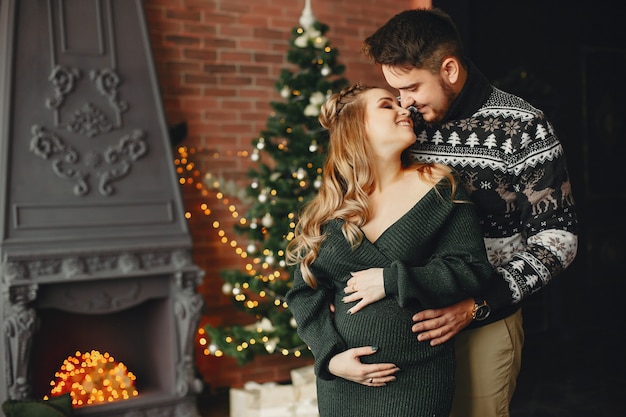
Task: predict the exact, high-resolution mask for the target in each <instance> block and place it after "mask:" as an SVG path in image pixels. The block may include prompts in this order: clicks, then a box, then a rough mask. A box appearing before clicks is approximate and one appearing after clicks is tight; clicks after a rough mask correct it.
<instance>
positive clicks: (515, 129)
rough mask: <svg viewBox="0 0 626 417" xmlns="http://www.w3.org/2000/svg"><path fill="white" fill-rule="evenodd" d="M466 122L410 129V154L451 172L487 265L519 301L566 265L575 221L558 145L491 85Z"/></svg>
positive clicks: (504, 298) (500, 301)
mask: <svg viewBox="0 0 626 417" xmlns="http://www.w3.org/2000/svg"><path fill="white" fill-rule="evenodd" d="M489 88H490V89H491V93H490V94H489V96H488V99H487V100H486V101H485V102H484V103H483V104H482V106H480V108H479V109H478V110H477V111H475V112H474V113H473V114H472V115H471V116H470V117H465V118H461V119H457V120H452V121H449V122H444V123H443V124H432V125H431V124H422V125H420V126H418V127H416V135H417V140H416V143H415V145H414V146H413V147H412V148H411V154H412V156H413V157H414V158H415V159H417V160H419V161H422V162H437V163H442V164H446V165H448V166H450V167H452V168H454V169H455V170H456V171H457V172H458V173H459V175H460V176H461V178H462V180H463V182H464V185H465V188H466V189H467V191H468V192H469V193H470V196H471V199H472V201H473V202H474V203H475V204H476V206H477V209H478V213H479V216H480V221H481V226H482V228H483V232H484V237H485V244H486V247H487V252H488V256H489V260H490V262H491V263H492V265H494V266H495V267H496V269H497V271H498V272H499V273H500V275H501V276H502V277H503V279H504V281H505V282H506V284H507V285H506V286H504V285H500V286H499V287H498V286H496V288H495V289H494V291H492V293H491V294H488V295H487V299H488V300H489V301H490V303H493V304H497V305H501V306H504V305H511V304H517V303H519V302H520V301H521V300H523V299H524V298H525V297H527V296H528V295H530V294H533V293H534V292H536V291H538V290H539V289H540V288H542V287H543V286H544V285H546V284H547V283H548V282H549V281H550V280H551V279H552V277H554V276H555V275H557V274H558V273H560V272H561V271H562V270H563V269H564V268H566V267H567V266H568V265H570V264H571V263H572V261H573V260H574V257H575V256H576V250H577V245H578V239H577V236H576V233H577V232H576V230H577V219H576V212H575V206H574V199H573V197H572V190H571V184H570V181H569V176H568V174H567V167H566V162H565V156H564V152H563V147H562V145H561V143H560V142H559V140H558V139H557V137H556V135H555V133H554V130H553V127H552V125H551V124H550V122H549V121H548V120H547V119H546V118H545V116H544V114H543V112H541V111H540V110H538V109H536V108H534V107H533V106H531V105H530V104H529V103H528V102H526V101H524V100H522V99H521V98H519V97H517V96H515V95H512V94H509V93H506V92H503V91H501V90H499V89H497V88H494V87H491V86H489Z"/></svg>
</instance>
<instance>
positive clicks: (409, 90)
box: [382, 65, 456, 123]
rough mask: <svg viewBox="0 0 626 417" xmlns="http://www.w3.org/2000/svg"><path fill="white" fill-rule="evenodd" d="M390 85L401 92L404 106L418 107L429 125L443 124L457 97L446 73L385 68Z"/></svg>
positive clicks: (417, 69)
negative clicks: (442, 121)
mask: <svg viewBox="0 0 626 417" xmlns="http://www.w3.org/2000/svg"><path fill="white" fill-rule="evenodd" d="M382 71H383V75H384V77H385V80H387V83H388V84H389V85H390V86H391V87H393V88H395V89H396V90H398V92H399V93H400V101H401V105H402V107H405V108H406V107H410V106H414V107H415V108H416V109H417V111H418V112H419V113H421V115H422V117H423V119H424V121H425V122H427V123H437V122H440V121H441V120H442V119H443V117H444V116H445V114H446V113H447V112H448V109H449V108H450V105H451V104H452V102H453V101H454V99H455V98H456V94H455V93H454V91H453V89H452V86H451V85H450V83H449V82H448V80H447V79H446V77H445V72H443V71H440V72H439V73H437V74H433V73H431V72H430V71H428V70H425V69H419V68H411V69H404V68H400V67H392V66H388V65H383V66H382Z"/></svg>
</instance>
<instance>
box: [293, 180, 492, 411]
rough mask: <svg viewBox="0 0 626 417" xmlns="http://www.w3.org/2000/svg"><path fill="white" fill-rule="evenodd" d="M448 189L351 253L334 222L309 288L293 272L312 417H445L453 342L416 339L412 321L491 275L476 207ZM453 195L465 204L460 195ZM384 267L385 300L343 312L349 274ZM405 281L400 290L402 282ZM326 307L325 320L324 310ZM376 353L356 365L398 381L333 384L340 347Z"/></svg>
mask: <svg viewBox="0 0 626 417" xmlns="http://www.w3.org/2000/svg"><path fill="white" fill-rule="evenodd" d="M447 196H449V188H448V189H444V190H441V196H440V195H439V194H437V192H436V191H434V189H433V190H431V191H430V192H429V193H427V194H426V195H425V196H424V197H423V198H422V199H421V200H420V201H419V202H418V203H417V204H416V205H415V206H414V207H413V208H412V209H410V210H409V211H408V212H407V213H406V214H404V216H402V217H401V218H400V219H398V220H397V221H396V222H395V223H394V224H392V225H391V226H390V227H389V228H388V229H386V230H385V231H384V233H383V234H382V235H381V236H380V237H379V238H378V239H377V240H376V241H375V242H370V241H369V240H368V239H367V238H364V240H363V242H362V243H361V244H360V245H359V246H358V247H357V248H355V249H354V250H352V249H351V247H350V244H349V243H348V242H347V241H346V239H345V238H344V236H343V234H342V231H341V226H342V224H343V222H342V221H341V220H331V221H330V222H328V223H327V224H326V225H325V226H324V228H323V231H324V232H325V233H326V238H325V240H324V241H323V243H322V245H321V247H320V252H319V256H318V258H317V259H316V261H315V262H314V263H313V265H311V270H312V272H313V274H314V275H315V277H316V279H317V281H318V287H317V289H313V288H311V287H309V286H308V285H307V284H306V283H305V282H304V280H303V279H302V274H301V273H300V269H299V268H296V271H295V273H294V282H293V287H292V289H291V290H290V291H289V292H288V293H287V303H288V304H289V309H290V310H291V312H292V313H293V315H294V317H295V319H296V322H297V323H298V334H299V335H300V337H301V338H302V340H304V341H305V342H306V343H307V344H308V345H309V347H310V348H311V350H312V352H313V355H314V357H315V372H316V374H317V376H318V378H317V390H318V407H319V411H320V416H321V417H346V416H367V417H389V416H393V417H421V416H423V417H433V416H439V417H447V416H448V414H449V409H450V403H451V399H452V393H453V389H454V352H453V344H452V343H447V344H444V345H440V346H436V347H431V346H430V345H429V344H428V343H427V342H418V341H417V338H416V335H415V334H414V333H413V332H412V331H411V326H412V324H413V321H412V319H411V317H412V316H413V314H415V312H416V311H419V310H422V309H424V308H434V307H440V306H445V305H448V304H451V303H454V302H456V301H459V300H462V299H463V298H466V297H468V296H472V295H473V294H477V293H480V292H481V291H483V290H484V288H485V285H486V283H487V281H488V280H489V279H491V277H492V271H493V268H492V267H491V265H490V264H489V262H488V260H487V257H486V254H485V247H484V243H483V240H482V238H481V232H480V226H479V224H478V219H477V215H476V210H475V207H474V205H473V204H471V203H452V202H451V201H450V199H449V197H447ZM457 198H460V199H465V200H466V201H467V200H468V198H469V197H468V196H467V194H466V193H465V191H464V190H463V187H460V188H459V193H458V195H457ZM371 267H380V268H384V269H383V275H384V280H385V289H386V293H387V297H386V298H385V299H383V300H380V301H378V302H376V303H373V304H370V305H368V306H367V307H365V308H364V309H363V310H361V311H359V312H357V313H355V314H347V310H348V309H349V308H350V307H352V306H353V305H354V304H355V303H344V302H343V301H342V298H343V297H344V295H345V294H344V293H343V289H344V288H345V286H346V282H347V281H348V279H350V272H353V271H359V270H363V269H367V268H371ZM409 282H410V283H411V284H410V285H407V283H409ZM330 302H332V303H334V305H335V308H336V311H335V313H334V315H333V314H331V312H330V309H329V303H330ZM361 346H377V347H378V350H377V352H376V353H375V354H373V355H368V356H363V357H361V361H362V362H364V363H394V364H396V365H397V366H398V367H399V368H400V371H399V372H398V374H397V380H396V381H394V382H391V383H389V384H387V385H386V386H384V387H368V386H364V385H362V384H359V383H355V382H352V381H348V380H345V379H343V378H336V377H334V376H333V375H332V374H330V372H329V371H328V362H329V361H330V359H331V358H332V357H333V356H334V355H336V354H337V353H340V352H342V351H344V350H346V349H348V348H352V347H361Z"/></svg>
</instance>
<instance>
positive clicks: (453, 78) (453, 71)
mask: <svg viewBox="0 0 626 417" xmlns="http://www.w3.org/2000/svg"><path fill="white" fill-rule="evenodd" d="M441 76H442V77H443V78H444V79H445V80H446V81H447V82H448V83H450V84H452V85H454V84H456V82H457V81H459V79H460V76H461V63H460V62H459V60H458V59H456V58H454V57H451V56H449V57H447V58H445V59H444V60H443V62H442V63H441Z"/></svg>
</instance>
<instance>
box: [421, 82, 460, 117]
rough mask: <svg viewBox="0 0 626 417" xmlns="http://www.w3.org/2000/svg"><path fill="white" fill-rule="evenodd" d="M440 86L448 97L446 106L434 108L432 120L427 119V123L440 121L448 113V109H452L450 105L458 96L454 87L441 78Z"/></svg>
mask: <svg viewBox="0 0 626 417" xmlns="http://www.w3.org/2000/svg"><path fill="white" fill-rule="evenodd" d="M439 86H440V87H441V91H442V92H443V94H444V95H445V97H446V100H445V102H444V107H445V108H443V109H442V108H438V109H432V112H433V118H432V119H431V120H427V121H425V122H426V124H433V123H440V122H441V121H442V120H443V119H444V117H445V116H446V114H447V113H448V110H450V106H452V102H453V101H454V99H455V98H456V96H457V95H456V93H455V92H454V91H453V90H452V87H450V86H449V85H448V84H446V83H444V82H443V80H442V79H440V80H439Z"/></svg>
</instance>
